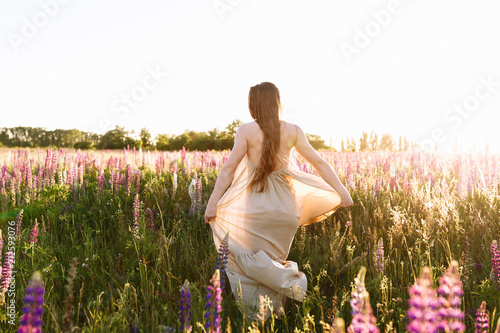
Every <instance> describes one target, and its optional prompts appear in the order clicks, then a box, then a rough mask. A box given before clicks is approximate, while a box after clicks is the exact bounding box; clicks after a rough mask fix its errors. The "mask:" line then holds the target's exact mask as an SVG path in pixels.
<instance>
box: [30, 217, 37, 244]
mask: <svg viewBox="0 0 500 333" xmlns="http://www.w3.org/2000/svg"><path fill="white" fill-rule="evenodd" d="M37 237H38V221H37V220H36V219H35V225H34V226H33V229H31V234H30V243H31V244H35V243H36V242H37V240H38V239H37Z"/></svg>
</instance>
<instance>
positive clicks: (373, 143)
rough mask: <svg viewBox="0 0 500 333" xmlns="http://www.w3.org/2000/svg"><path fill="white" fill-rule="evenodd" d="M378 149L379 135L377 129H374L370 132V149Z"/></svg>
mask: <svg viewBox="0 0 500 333" xmlns="http://www.w3.org/2000/svg"><path fill="white" fill-rule="evenodd" d="M377 149H378V136H377V133H375V131H372V132H371V133H370V150H377Z"/></svg>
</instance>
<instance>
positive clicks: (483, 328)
mask: <svg viewBox="0 0 500 333" xmlns="http://www.w3.org/2000/svg"><path fill="white" fill-rule="evenodd" d="M489 328H490V324H489V320H488V312H487V311H486V302H485V301H483V302H482V303H481V306H480V307H479V309H477V312H476V333H488V329H489Z"/></svg>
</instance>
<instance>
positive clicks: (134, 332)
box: [130, 320, 141, 333]
mask: <svg viewBox="0 0 500 333" xmlns="http://www.w3.org/2000/svg"><path fill="white" fill-rule="evenodd" d="M140 331H141V328H140V326H139V322H138V321H137V320H134V322H133V323H132V325H130V333H139V332H140Z"/></svg>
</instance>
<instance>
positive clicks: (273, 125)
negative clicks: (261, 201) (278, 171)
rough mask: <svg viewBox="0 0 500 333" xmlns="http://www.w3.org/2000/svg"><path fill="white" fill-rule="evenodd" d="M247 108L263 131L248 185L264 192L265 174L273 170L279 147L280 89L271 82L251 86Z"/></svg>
mask: <svg viewBox="0 0 500 333" xmlns="http://www.w3.org/2000/svg"><path fill="white" fill-rule="evenodd" d="M248 108H249V109H250V114H251V115H252V118H253V119H255V121H256V122H257V124H259V126H260V129H261V130H262V132H264V142H263V143H262V156H261V158H260V168H259V169H258V170H257V174H256V176H255V178H254V179H253V180H252V183H251V184H250V185H251V186H252V187H253V186H254V185H257V186H259V189H258V190H257V192H264V191H265V190H266V188H267V182H266V179H267V176H268V175H269V174H270V173H271V172H272V171H273V170H274V167H275V163H276V155H277V154H278V150H279V147H280V120H279V111H280V109H281V101H280V91H279V90H278V88H277V87H276V86H275V85H274V84H272V83H271V82H262V83H261V84H258V85H256V86H253V87H251V88H250V92H249V93H248Z"/></svg>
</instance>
